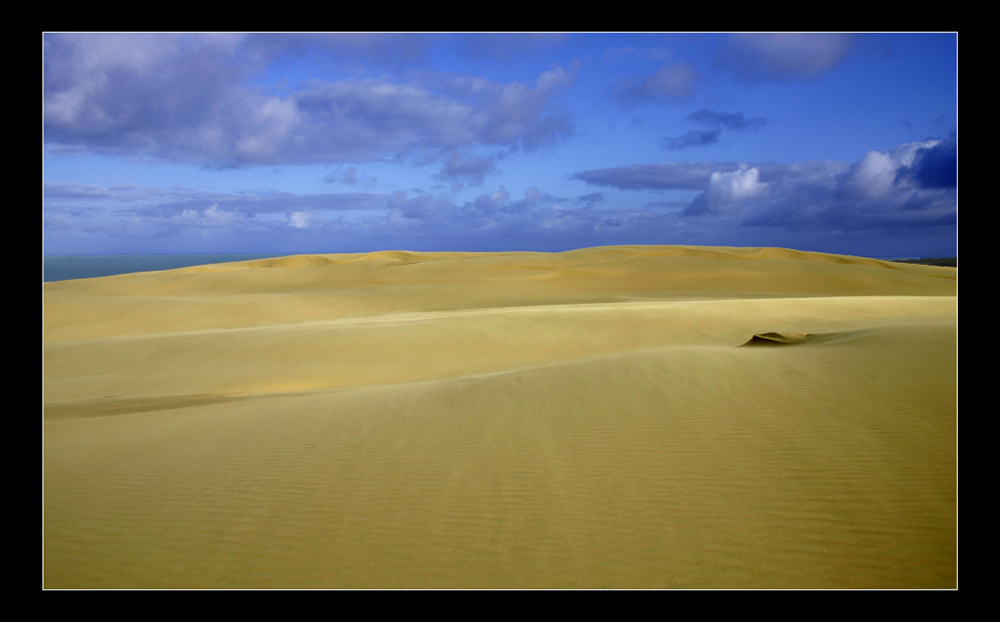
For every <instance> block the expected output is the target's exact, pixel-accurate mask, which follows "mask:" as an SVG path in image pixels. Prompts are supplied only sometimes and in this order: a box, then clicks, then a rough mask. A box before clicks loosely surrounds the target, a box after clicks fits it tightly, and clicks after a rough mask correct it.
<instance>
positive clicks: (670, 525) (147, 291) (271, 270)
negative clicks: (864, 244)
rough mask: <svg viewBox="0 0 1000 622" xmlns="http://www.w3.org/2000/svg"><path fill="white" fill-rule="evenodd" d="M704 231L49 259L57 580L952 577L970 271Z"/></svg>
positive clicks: (111, 584) (873, 581) (939, 584)
mask: <svg viewBox="0 0 1000 622" xmlns="http://www.w3.org/2000/svg"><path fill="white" fill-rule="evenodd" d="M680 250H684V249H680ZM677 251H678V249H677V248H674V247H616V248H604V249H587V250H583V251H574V252H573V253H563V254H556V255H553V256H551V257H546V256H544V254H521V253H509V254H496V255H491V254H471V255H472V256H465V255H464V254H450V253H442V254H440V255H436V254H429V253H401V252H400V253H383V254H379V253H375V254H369V255H362V256H320V258H321V259H323V261H319V260H316V259H307V260H301V259H299V260H289V261H288V262H287V263H283V262H281V261H274V260H267V261H266V262H263V263H259V264H258V265H253V266H245V265H236V264H233V265H229V266H228V267H226V266H223V267H219V268H214V267H213V268H207V269H205V270H204V271H199V270H195V269H185V270H181V271H169V272H164V273H157V275H158V276H157V275H144V276H142V277H138V276H137V277H136V278H134V279H129V278H122V277H111V278H110V279H90V280H89V281H91V283H89V284H86V287H85V286H84V284H83V283H82V282H66V283H69V284H68V285H63V286H61V287H54V288H51V290H50V288H49V287H48V286H47V287H46V310H45V312H46V322H47V331H46V333H47V334H46V346H45V348H46V350H45V354H46V360H45V374H46V375H45V381H46V386H45V392H46V412H45V439H44V440H45V465H44V466H45V472H44V504H45V505H44V511H45V519H44V528H45V533H44V536H45V541H44V560H43V561H44V581H45V587H48V588H654V589H669V588H871V587H881V588H953V587H955V586H956V583H957V568H956V563H957V562H956V560H957V553H956V539H957V529H956V523H957V516H956V513H957V450H956V438H957V437H956V427H957V423H956V418H957V365H956V360H957V351H956V343H957V338H956V317H955V307H956V298H955V291H954V287H955V282H956V281H955V278H953V277H955V276H957V272H956V271H955V270H953V269H947V268H927V267H923V266H906V265H901V266H899V267H896V266H888V267H887V266H882V265H879V263H880V262H879V263H875V262H871V260H858V261H857V262H853V263H852V262H851V261H849V260H847V259H843V258H836V260H828V261H824V260H823V257H822V256H819V257H817V256H813V255H808V256H805V257H803V256H800V255H799V254H796V253H795V252H794V251H783V250H782V249H751V250H746V249H700V251H699V252H701V251H703V252H701V254H699V253H697V252H694V251H691V252H677ZM400 262H407V263H400ZM529 266H530V267H529ZM567 270H569V272H566V271H567ZM390 272H391V274H390ZM407 272H412V274H410V275H407ZM477 273H481V274H482V278H481V279H467V280H465V281H461V280H460V279H458V276H460V275H464V277H467V276H468V275H470V274H477ZM664 274H666V275H673V276H672V277H669V276H664ZM401 275H402V276H401ZM587 275H589V276H587ZM692 275H700V276H701V277H702V278H703V279H705V280H707V281H708V282H709V283H710V284H711V286H709V285H706V284H705V283H704V282H702V283H701V285H700V287H701V289H700V290H698V292H697V293H695V292H693V291H692V287H691V283H692V282H694V281H693V280H692V279H693V277H692ZM949 276H950V277H952V278H948V277H949ZM220 277H225V279H226V281H225V287H223V288H222V290H225V289H226V288H228V291H230V292H231V293H230V294H227V295H225V296H223V295H221V293H220V291H222V290H220V281H218V280H217V279H218V278H220ZM768 277H770V278H768ZM779 277H780V278H785V279H786V280H785V281H784V282H783V284H782V285H780V286H776V285H774V281H775V279H779ZM202 279H204V280H202ZM879 279H881V281H882V285H881V287H878V286H877V285H878V282H879ZM112 280H113V281H114V283H113V284H112V283H109V281H112ZM816 282H826V283H827V285H826V286H825V287H827V291H826V294H825V295H821V294H822V292H816V291H814V288H815V286H816V285H815V284H816ZM324 283H325V284H326V285H325V286H322V285H323V284H324ZM435 283H437V284H444V285H443V286H442V287H434V284H435ZM497 283H506V286H505V288H503V291H500V290H499V289H498V285H497ZM538 283H547V284H548V287H547V288H540V287H538ZM651 283H653V284H654V285H655V287H654V286H653V285H651ZM296 284H298V285H296ZM615 284H617V285H615ZM761 284H767V285H766V286H762V285H761ZM797 284H804V285H797ZM834 284H836V285H834ZM52 285H57V286H58V285H59V284H52ZM296 287H298V288H299V289H296ZM762 287H763V289H762ZM797 287H799V288H801V289H804V290H806V291H801V292H799V293H796V292H795V291H791V290H795V289H796V288H797ZM775 288H777V289H780V290H781V291H780V292H777V293H776V292H774V291H772V290H773V289H775ZM916 291H923V294H918V293H916ZM262 292H271V293H269V294H264V293H262ZM546 292H548V293H547V294H546ZM879 292H881V293H879ZM378 294H381V295H382V296H384V297H385V298H382V297H380V296H379V295H378ZM220 296H221V297H222V298H223V299H225V298H227V297H228V296H236V297H238V298H239V299H240V300H244V301H245V300H247V297H251V298H252V297H256V296H260V297H263V298H273V299H269V300H268V301H267V302H266V303H262V307H260V308H257V309H256V310H251V311H249V312H248V313H247V314H246V316H247V317H243V318H239V317H233V316H232V315H230V314H229V313H228V311H226V310H227V309H229V304H230V302H232V301H229V300H222V301H221V302H220V300H219V297H220ZM150 298H153V299H157V300H161V301H163V302H164V304H165V305H166V306H167V307H171V306H172V305H180V306H181V307H184V308H188V309H200V310H201V314H200V315H197V316H196V317H193V318H192V317H188V318H186V319H178V318H171V317H169V316H168V314H163V315H162V316H160V315H157V314H156V313H154V314H152V315H142V314H141V313H138V311H139V310H142V309H149V308H151V307H150V305H149V304H148V303H149V299H150ZM132 299H134V300H132ZM498 299H503V300H504V302H505V304H496V303H493V304H486V303H488V302H489V301H490V300H494V301H495V300H498ZM335 300H350V301H351V302H349V303H345V304H340V305H337V304H332V302H333V301H335ZM130 301H131V302H135V306H134V307H133V306H130ZM365 301H376V302H374V303H372V304H371V305H369V306H366V305H365V304H364V303H365ZM71 302H72V304H75V305H82V307H81V306H78V307H77V308H78V309H79V315H80V317H97V316H100V315H101V312H102V311H104V312H107V313H110V314H112V315H114V317H115V322H116V323H117V326H115V325H113V324H114V323H110V322H109V323H107V324H102V323H100V322H98V323H97V324H95V325H91V326H89V327H76V326H72V325H69V324H66V322H68V320H67V319H66V318H68V317H70V316H71V315H72V313H71V312H70V310H69V309H67V308H64V305H69V304H71ZM296 302H299V303H301V304H300V305H295V304H294V303H296ZM326 303H331V304H326ZM285 307H287V309H286V310H284V311H283V310H282V309H284V308H285ZM172 308H177V307H172ZM131 314H135V315H134V316H133V315H131ZM754 339H758V340H763V341H770V342H774V343H781V344H782V346H780V347H741V346H742V345H744V344H746V343H747V342H748V341H750V342H753V340H754Z"/></svg>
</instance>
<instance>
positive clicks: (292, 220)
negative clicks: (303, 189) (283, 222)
mask: <svg viewBox="0 0 1000 622" xmlns="http://www.w3.org/2000/svg"><path fill="white" fill-rule="evenodd" d="M310 219H312V214H311V213H309V212H292V213H290V214H289V215H288V225H289V226H291V227H294V228H296V229H305V228H307V227H308V226H309V221H310Z"/></svg>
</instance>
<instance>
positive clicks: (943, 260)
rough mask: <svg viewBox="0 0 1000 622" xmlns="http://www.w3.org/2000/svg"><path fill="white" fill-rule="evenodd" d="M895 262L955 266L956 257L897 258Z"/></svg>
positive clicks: (956, 262)
mask: <svg viewBox="0 0 1000 622" xmlns="http://www.w3.org/2000/svg"><path fill="white" fill-rule="evenodd" d="M896 262H897V263H918V264H921V265H924V266H944V267H946V268H957V267H958V257H921V258H920V259H897V260H896Z"/></svg>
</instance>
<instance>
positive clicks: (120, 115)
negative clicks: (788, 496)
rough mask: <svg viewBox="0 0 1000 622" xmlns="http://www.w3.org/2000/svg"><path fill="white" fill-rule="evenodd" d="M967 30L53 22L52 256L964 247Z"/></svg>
mask: <svg viewBox="0 0 1000 622" xmlns="http://www.w3.org/2000/svg"><path fill="white" fill-rule="evenodd" d="M957 39H958V38H957V34H955V33H456V34H449V33H412V34H400V33H323V34H321V33H253V34H246V33H159V34H158V33H137V34H129V33H108V34H100V33H47V34H45V35H43V57H44V103H43V106H44V107H43V117H44V152H43V178H44V190H43V192H44V206H43V248H44V252H45V253H47V254H60V253H237V252H245V253H337V252H362V251H373V250H384V249H408V250H420V251H434V250H465V251H477V250H478V251H503V250H541V251H560V250H568V249H572V248H580V247H585V246H597V245H613V244H695V245H719V246H781V247H787V248H797V249H801V250H815V251H824V252H834V253H845V254H854V255H866V256H941V255H955V254H956V253H957V205H958V199H957V123H958V120H957V105H958V93H957V90H958V78H957V71H958V60H957V53H958V50H957V48H958V40H957Z"/></svg>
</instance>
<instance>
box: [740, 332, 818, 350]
mask: <svg viewBox="0 0 1000 622" xmlns="http://www.w3.org/2000/svg"><path fill="white" fill-rule="evenodd" d="M822 337H824V335H811V334H809V333H798V332H784V333H758V334H756V335H754V336H753V337H751V338H750V341H748V342H746V343H744V344H743V346H791V345H795V344H799V343H808V342H814V341H817V340H820V339H821V338H822ZM743 346H740V347H743Z"/></svg>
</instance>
